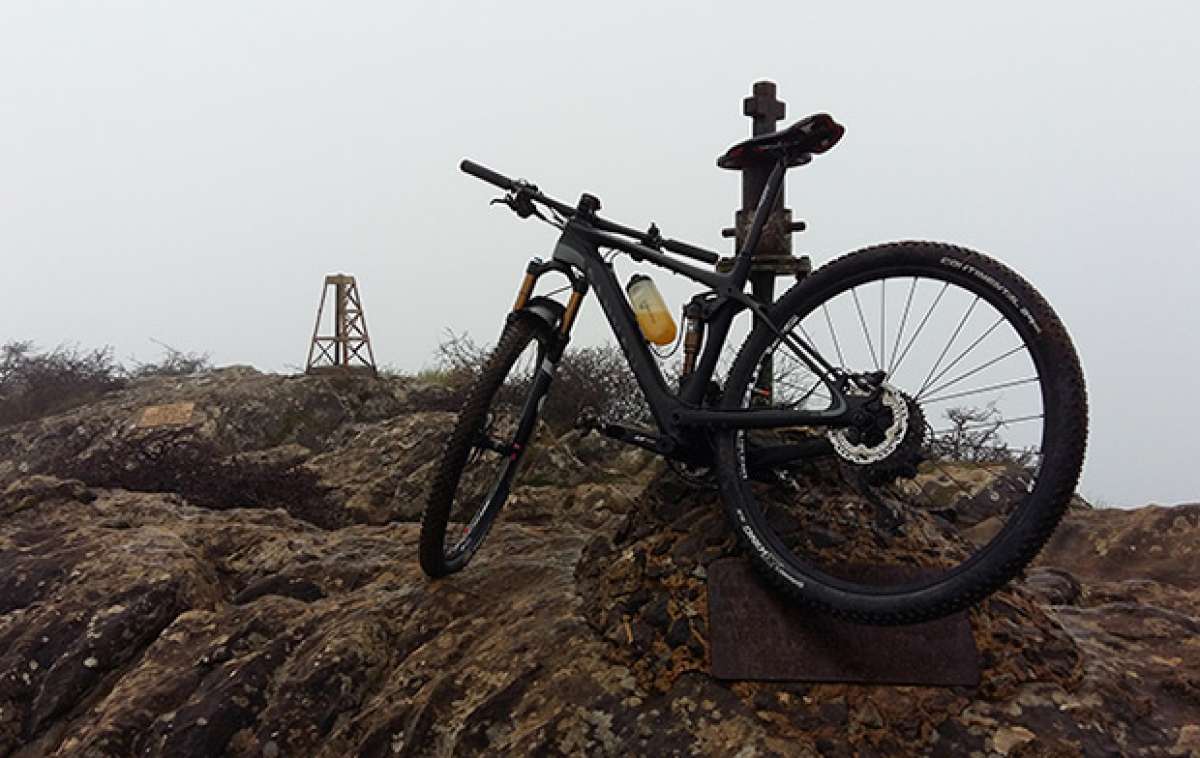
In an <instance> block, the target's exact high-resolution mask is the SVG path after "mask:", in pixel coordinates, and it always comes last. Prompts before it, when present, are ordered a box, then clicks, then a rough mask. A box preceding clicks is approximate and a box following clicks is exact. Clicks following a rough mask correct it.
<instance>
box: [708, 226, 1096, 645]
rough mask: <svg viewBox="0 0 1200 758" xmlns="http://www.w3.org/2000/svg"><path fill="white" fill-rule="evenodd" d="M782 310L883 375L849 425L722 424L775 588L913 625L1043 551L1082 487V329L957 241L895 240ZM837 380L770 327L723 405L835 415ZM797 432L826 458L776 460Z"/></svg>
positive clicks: (740, 504) (739, 524)
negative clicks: (1074, 336) (1078, 349)
mask: <svg viewBox="0 0 1200 758" xmlns="http://www.w3.org/2000/svg"><path fill="white" fill-rule="evenodd" d="M772 321H774V322H775V323H776V324H784V325H785V328H784V332H785V333H786V334H788V335H790V336H794V337H796V338H799V339H802V340H804V341H805V342H807V343H808V344H809V345H812V346H813V347H815V348H816V349H817V351H818V352H819V353H820V354H821V355H822V356H823V357H825V359H826V360H827V361H829V362H830V363H831V364H833V365H834V366H835V367H838V368H839V369H840V370H842V371H843V372H844V373H846V374H855V375H858V376H865V375H867V374H870V373H877V374H878V373H881V374H882V382H881V385H880V387H879V389H878V390H877V391H876V392H875V393H874V398H873V400H872V402H871V403H870V404H869V405H867V406H866V409H865V412H864V413H862V414H860V416H859V418H858V419H857V422H856V423H855V425H854V426H852V427H847V428H844V429H836V430H830V429H824V428H794V429H773V430H729V431H725V432H721V433H720V434H719V443H718V473H719V476H720V480H721V487H722V493H723V496H724V499H725V501H726V504H727V507H728V509H729V512H730V515H731V517H732V520H733V522H734V526H735V529H736V531H737V532H738V533H739V535H740V537H741V538H742V539H743V542H744V544H745V545H746V546H747V548H748V550H749V552H750V554H751V556H752V558H753V560H754V562H755V564H756V565H757V566H758V568H759V569H761V570H762V571H763V572H764V573H765V574H766V575H767V576H768V577H769V578H770V579H771V580H772V581H773V583H774V584H775V585H776V586H777V587H778V588H779V589H781V590H782V591H783V592H785V593H786V594H787V595H789V596H790V597H792V598H793V599H795V600H798V601H800V602H803V603H807V604H810V605H813V606H816V607H819V608H822V609H825V610H827V611H830V612H832V613H834V614H837V615H841V616H843V617H847V618H850V619H853V620H857V621H863V622H869V623H908V622H915V621H920V620H925V619H930V618H935V617H938V616H942V615H945V614H947V613H951V612H953V611H956V610H960V609H962V608H964V607H967V606H968V605H970V604H972V603H974V602H977V601H978V600H980V599H982V598H983V597H985V596H986V595H987V594H989V593H991V592H992V591H994V590H995V589H997V588H998V587H1000V586H1001V585H1003V584H1004V583H1005V582H1007V581H1008V580H1009V579H1011V578H1012V577H1013V576H1015V575H1016V574H1017V573H1019V572H1020V570H1021V569H1022V568H1023V567H1024V566H1025V565H1026V564H1027V563H1028V562H1029V561H1030V560H1032V559H1033V557H1034V556H1035V555H1036V554H1037V552H1038V550H1040V549H1041V546H1042V545H1043V544H1044V543H1045V541H1046V540H1047V539H1048V538H1049V536H1050V534H1051V532H1052V531H1053V529H1054V527H1055V526H1056V524H1057V523H1058V521H1059V519H1060V518H1061V517H1062V514H1063V512H1064V510H1065V508H1066V507H1067V504H1068V502H1069V501H1070V499H1071V497H1072V495H1073V493H1074V489H1075V485H1076V483H1077V480H1078V477H1079V471H1080V468H1081V465H1082V461H1083V453H1084V447H1085V442H1086V430H1087V405H1086V398H1085V393H1084V384H1083V376H1082V372H1081V371H1080V368H1079V361H1078V358H1077V357H1076V354H1075V351H1074V348H1073V347H1072V345H1071V341H1070V338H1069V337H1068V335H1067V332H1066V330H1065V329H1064V328H1063V326H1062V324H1061V323H1060V322H1059V320H1058V318H1057V316H1056V315H1055V314H1054V312H1053V311H1052V310H1051V308H1050V306H1049V304H1047V303H1046V301H1045V300H1044V299H1043V298H1042V297H1041V296H1040V295H1039V294H1038V293H1037V292H1036V291H1035V290H1034V289H1033V288H1032V287H1031V286H1030V285H1029V284H1028V283H1026V282H1025V281H1024V280H1023V279H1021V277H1019V276H1018V275H1017V274H1015V273H1014V272H1013V271H1011V270H1009V269H1008V268H1007V267H1005V266H1003V265H1002V264H1000V263H998V262H996V261H994V260H991V259H989V258H986V257H984V256H982V255H979V254H978V253H973V252H970V251H968V250H964V249H962V248H957V247H951V246H949V245H941V244H935V243H923V242H904V243H894V244H888V245H881V246H878V247H875V248H870V249H867V250H863V251H859V252H857V253H852V254H850V255H847V256H845V257H843V258H841V259H839V260H837V261H834V262H832V263H830V264H829V265H827V266H825V267H824V268H822V269H821V270H819V271H817V272H816V273H814V274H813V275H812V276H810V277H809V278H808V279H807V280H805V281H804V282H803V283H801V284H799V285H797V286H796V287H794V288H793V289H792V290H791V291H789V292H788V293H787V294H785V295H784V296H783V297H782V298H780V300H779V302H778V303H776V304H775V305H774V306H773V307H772ZM764 367H769V368H764ZM766 370H770V371H771V372H772V373H773V377H774V382H773V390H772V392H771V393H770V394H769V396H768V395H767V393H765V392H764V391H763V390H762V389H760V386H762V376H761V375H762V374H763V372H764V371H766ZM830 385H831V380H830V378H829V377H823V376H819V375H818V374H816V373H814V372H813V370H812V369H810V368H809V367H808V366H807V364H805V363H804V362H803V361H802V360H801V359H800V358H799V356H798V354H797V353H796V352H794V351H793V349H792V348H790V347H788V346H787V344H786V342H784V341H782V340H780V338H779V337H778V336H777V335H776V334H775V333H774V332H773V331H771V330H770V329H768V328H766V327H761V326H760V327H758V328H756V329H755V330H754V331H753V332H752V333H751V334H750V336H749V337H748V338H747V340H746V342H745V344H744V345H743V347H742V349H741V352H740V353H739V355H738V357H737V359H736V360H735V362H734V365H733V368H732V369H731V370H730V377H729V380H728V385H727V388H726V392H725V395H724V398H723V400H722V404H723V407H726V408H748V407H751V406H760V405H770V406H773V407H788V408H804V409H809V410H822V409H826V408H830V407H831V406H832V404H833V401H832V400H831V398H832V397H833V393H832V392H831V386H830ZM851 391H852V392H859V393H860V394H862V395H867V394H870V393H868V392H866V391H862V390H856V389H853V387H852V389H851ZM797 443H803V444H805V445H806V449H810V450H813V451H816V452H815V454H813V455H812V456H811V457H808V458H806V459H804V460H803V461H801V462H799V463H796V462H792V463H789V464H787V465H779V464H778V463H770V462H771V461H776V462H777V461H779V457H778V456H776V457H775V458H772V457H771V450H772V448H774V449H775V450H781V449H784V448H783V446H785V445H792V446H795V445H796V444H797ZM756 460H757V461H758V464H757V465H756ZM764 462H768V463H765V464H764Z"/></svg>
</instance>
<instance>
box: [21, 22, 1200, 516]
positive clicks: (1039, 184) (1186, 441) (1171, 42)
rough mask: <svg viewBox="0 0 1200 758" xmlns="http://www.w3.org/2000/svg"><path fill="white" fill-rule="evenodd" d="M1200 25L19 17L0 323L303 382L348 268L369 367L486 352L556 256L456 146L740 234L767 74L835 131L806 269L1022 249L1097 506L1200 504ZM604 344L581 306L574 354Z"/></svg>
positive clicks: (800, 174)
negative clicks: (361, 309)
mask: <svg viewBox="0 0 1200 758" xmlns="http://www.w3.org/2000/svg"><path fill="white" fill-rule="evenodd" d="M1198 8H1200V6H1197V5H1196V4H1195V3H1185V2H1180V3H1142V4H1129V3H1095V2H1089V3H1082V2H1081V3H1045V2H1039V3H1012V2H1009V3H1002V4H996V3H992V4H987V5H983V4H975V3H972V4H967V3H949V2H946V3H886V4H885V3H877V4H874V5H857V6H854V7H851V6H850V4H842V3H839V4H834V3H824V4H814V3H798V2H794V1H793V2H786V3H757V4H750V5H745V4H743V5H740V6H734V5H733V4H717V3H703V2H695V1H692V2H671V3H665V2H653V3H651V2H624V1H623V0H621V1H617V0H613V1H612V2H608V3H603V4H596V3H589V4H586V5H584V4H570V3H562V2H559V3H548V2H547V3H527V2H512V1H509V2H495V3H483V2H480V3H462V2H440V3H424V4H420V3H393V2H374V3H367V2H360V3H332V2H330V3H311V2H297V1H296V0H289V1H288V2H253V3H245V2H238V3H234V2H210V3H182V2H177V3H165V2H158V3H148V2H147V3H133V2H125V3H118V2H92V3H53V2H46V1H45V0H37V1H36V2H27V1H25V0H7V1H6V2H4V3H2V4H0V256H3V257H2V261H3V271H4V277H5V280H6V282H7V285H8V286H7V287H6V288H5V293H6V302H5V307H4V320H3V322H0V340H3V339H15V338H23V339H33V340H35V341H37V342H38V343H39V344H41V345H43V346H52V345H55V344H58V343H60V342H64V341H74V342H78V343H80V344H81V345H84V346H92V345H101V344H111V345H113V346H114V347H115V348H116V350H117V352H118V355H119V356H120V357H123V358H124V357H129V356H136V357H139V358H142V359H149V358H151V357H153V356H155V355H156V353H157V348H156V346H155V345H154V344H153V343H152V342H151V339H152V338H153V339H157V340H162V341H164V342H167V343H169V344H171V345H174V346H176V347H179V348H182V349H186V350H201V351H210V352H211V353H212V355H213V357H214V359H215V360H216V361H217V362H219V363H232V362H245V363H252V364H254V365H256V366H259V367H261V368H264V369H269V370H285V369H287V368H288V367H289V366H293V367H294V366H296V365H298V364H301V363H302V362H303V359H304V353H305V350H306V343H307V339H308V337H309V332H310V330H311V326H312V325H311V320H312V317H313V314H314V312H315V308H316V304H317V298H318V295H319V288H320V284H321V281H322V277H323V276H324V274H326V273H330V272H335V271H345V272H348V273H353V274H355V275H357V276H358V278H359V282H360V287H361V291H362V295H363V298H364V301H365V305H366V309H367V316H368V321H369V325H370V328H371V331H372V336H373V338H374V343H375V348H376V353H377V357H378V358H379V360H380V362H381V363H387V364H392V365H395V366H397V367H400V368H406V369H416V368H419V367H421V366H422V365H424V364H427V363H428V362H429V358H430V355H431V353H432V350H433V348H434V346H435V344H436V343H437V342H438V340H439V338H440V336H441V332H442V330H443V329H444V328H446V327H451V328H453V329H455V330H457V331H469V332H470V333H471V334H472V335H473V336H475V337H477V338H478V339H480V340H484V341H487V340H491V339H493V338H494V336H495V334H496V333H497V332H498V330H499V326H500V323H501V317H502V315H503V312H504V310H505V309H506V308H507V307H508V305H509V304H510V302H511V299H512V296H513V292H514V290H515V287H516V285H517V282H518V280H519V278H520V272H521V268H522V266H523V265H524V262H525V260H526V259H527V258H528V257H529V256H530V255H535V254H543V255H544V254H545V253H546V251H547V250H548V247H549V245H550V244H551V243H552V241H553V239H554V236H553V230H551V229H549V228H548V227H545V226H542V225H538V224H533V223H525V224H522V223H518V222H517V221H516V219H515V218H514V217H512V216H511V215H509V214H505V213H502V212H500V211H499V210H496V209H489V208H488V207H487V206H486V204H485V203H486V200H487V199H488V198H489V197H490V196H491V195H490V194H489V192H488V188H487V187H486V186H485V185H482V184H480V183H479V182H477V181H474V180H472V179H469V178H468V177H466V176H464V175H463V174H460V173H459V172H458V171H457V169H456V165H457V162H458V160H459V159H460V158H462V157H464V156H470V157H472V158H474V159H476V160H478V161H480V162H482V163H484V164H486V165H489V166H492V167H494V168H496V169H498V170H500V171H503V172H506V173H510V174H513V175H520V176H525V177H528V178H531V179H534V180H536V181H537V182H538V183H539V184H540V185H541V186H542V187H543V188H544V189H546V190H547V191H548V192H551V193H552V194H555V195H557V196H560V197H562V198H564V199H573V198H575V197H577V196H578V193H579V192H580V191H582V190H587V191H590V192H592V193H594V194H596V195H598V196H599V197H600V198H601V199H602V200H603V201H604V204H605V211H606V212H607V214H608V215H610V216H611V217H613V218H615V219H618V220H621V221H624V222H626V223H630V224H633V225H641V224H644V223H647V222H648V221H649V220H651V219H654V220H656V221H657V222H658V223H659V225H660V226H661V227H662V228H663V229H664V231H665V232H666V233H667V234H668V235H670V236H674V237H678V238H681V239H686V240H689V241H692V242H695V243H697V244H701V245H704V246H707V247H712V248H720V249H727V245H728V243H724V242H723V241H721V240H720V239H719V237H718V232H719V229H720V228H721V227H722V226H725V225H727V224H728V223H729V222H730V221H731V219H732V212H733V208H734V206H735V205H736V204H737V202H738V198H739V192H738V182H737V177H736V175H734V174H732V173H727V172H723V171H720V170H718V169H717V168H715V166H714V163H713V161H714V159H715V158H716V156H717V155H718V154H719V153H720V152H721V151H722V150H723V149H724V148H725V147H726V146H727V145H728V144H730V143H732V142H733V141H735V140H737V139H740V138H742V137H743V136H745V134H746V133H747V130H748V122H747V120H746V119H745V118H744V117H743V116H741V115H740V100H741V98H742V97H743V96H744V95H745V94H747V93H748V91H749V87H750V84H751V83H752V82H753V81H754V80H756V79H760V78H770V79H774V80H775V81H777V82H778V83H779V87H780V96H781V97H782V98H783V99H784V100H785V101H786V102H787V104H788V118H789V119H793V118H799V117H801V116H803V115H806V114H808V113H810V112H815V111H818V110H826V111H829V112H830V113H832V114H834V116H835V117H836V118H838V120H839V121H841V122H843V123H845V124H846V125H847V127H848V131H847V135H846V138H845V139H844V140H843V141H842V143H841V144H840V145H839V146H838V147H837V148H836V149H835V150H833V151H832V152H830V153H829V154H827V155H826V156H823V157H820V158H818V159H817V160H816V161H815V162H814V163H813V164H812V165H811V166H809V167H806V168H803V169H801V170H798V171H794V172H792V174H791V178H790V180H789V190H788V192H789V196H788V200H789V205H790V206H791V207H792V208H793V209H794V210H795V214H796V216H797V217H798V218H803V219H806V220H808V221H809V223H810V231H809V232H807V233H805V234H804V235H802V236H800V237H799V238H798V240H797V245H796V246H797V250H798V251H799V252H807V253H810V254H811V255H812V256H813V258H814V261H815V262H817V263H820V262H821V261H824V260H827V259H829V258H831V257H833V256H834V255H835V254H837V253H839V252H843V251H847V250H850V249H853V248H856V247H859V246H862V245H864V244H868V243H872V242H879V241H884V240H889V239H899V238H924V239H939V240H947V241H955V242H959V243H962V244H965V245H968V246H971V247H974V248H977V249H979V250H982V251H985V252H988V253H990V254H993V255H995V256H996V257H998V258H1000V259H1002V260H1004V261H1005V262H1007V263H1009V264H1010V265H1012V266H1013V267H1014V268H1016V269H1017V270H1018V271H1020V272H1022V273H1023V274H1024V275H1025V276H1026V277H1028V278H1029V279H1030V280H1031V281H1032V282H1033V283H1034V284H1035V285H1036V286H1037V287H1038V288H1039V289H1040V290H1041V291H1042V293H1043V294H1044V295H1046V297H1047V298H1048V299H1049V300H1050V302H1051V303H1053V304H1054V306H1055V307H1056V309H1057V310H1058V312H1059V314H1060V316H1062V318H1063V319H1064V321H1065V322H1066V323H1067V326H1068V328H1069V329H1070V330H1071V332H1072V334H1073V336H1074V338H1075V340H1076V344H1077V347H1078V348H1079V351H1080V353H1081V355H1082V358H1083V361H1084V368H1085V371H1086V373H1087V377H1088V381H1089V389H1090V395H1091V402H1092V408H1093V415H1092V432H1091V441H1090V450H1089V457H1088V464H1087V468H1086V470H1085V477H1084V484H1083V487H1082V489H1083V492H1084V493H1085V494H1086V495H1089V496H1092V497H1095V498H1100V499H1103V500H1105V501H1107V502H1109V503H1113V504H1141V503H1145V502H1149V501H1159V502H1178V501H1185V500H1191V501H1195V500H1197V499H1198V496H1200V474H1198V473H1197V471H1196V464H1195V461H1196V460H1197V458H1198V453H1200V442H1197V436H1198V435H1197V429H1198V428H1200V406H1198V404H1197V403H1196V402H1194V401H1193V399H1192V398H1191V397H1190V394H1191V393H1190V391H1191V390H1192V389H1193V388H1194V387H1195V386H1196V379H1195V373H1196V372H1197V370H1198V369H1200V360H1198V359H1197V357H1196V355H1195V348H1196V344H1197V339H1196V334H1197V328H1198V327H1200V316H1198V315H1197V303H1196V284H1195V282H1196V281H1197V276H1198V274H1200V260H1198V259H1197V257H1196V255H1195V253H1196V247H1197V243H1196V239H1197V236H1198V235H1197V231H1198V229H1197V219H1198V218H1200V201H1198V200H1197V193H1196V190H1195V186H1194V185H1195V183H1196V182H1197V180H1198V179H1200V171H1198V169H1200V147H1198V144H1200V141H1198V140H1200V138H1198V137H1197V127H1198V121H1200V119H1198V118H1197V117H1198V115H1200V91H1198V90H1200V87H1198V85H1197V72H1198V71H1200V45H1198V43H1197V42H1196V40H1195V33H1196V30H1197V29H1198V28H1200V10H1197V9H1198ZM658 280H659V282H660V285H661V286H662V287H663V289H664V291H665V294H666V296H667V299H668V301H670V302H672V303H678V302H680V301H681V300H682V299H683V298H684V297H685V296H686V295H687V294H688V293H690V292H691V291H692V290H691V289H689V288H688V287H687V286H685V285H686V283H685V282H683V281H681V280H675V281H672V280H671V277H667V276H659V277H658ZM605 329H606V327H605V324H604V323H603V320H602V318H601V316H600V313H599V308H598V307H597V306H596V305H595V304H594V303H592V304H590V305H589V306H588V307H585V310H584V313H583V316H582V323H581V325H580V328H579V329H578V331H577V341H578V342H579V343H595V342H599V341H602V340H604V339H605V334H606V332H605Z"/></svg>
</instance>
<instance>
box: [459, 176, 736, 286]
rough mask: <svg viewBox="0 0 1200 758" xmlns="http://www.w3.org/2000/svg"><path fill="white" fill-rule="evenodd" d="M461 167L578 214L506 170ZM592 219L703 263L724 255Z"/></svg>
mask: <svg viewBox="0 0 1200 758" xmlns="http://www.w3.org/2000/svg"><path fill="white" fill-rule="evenodd" d="M458 167H459V168H460V169H461V170H462V171H463V172H464V173H467V174H470V175H471V176H474V177H475V178H477V179H482V180H483V181H485V182H487V183H488V184H491V185H494V186H496V187H499V188H500V189H502V190H504V191H506V192H525V193H527V194H528V196H529V198H530V199H531V200H533V201H534V202H538V203H541V204H542V205H545V206H547V207H549V208H553V209H554V210H555V211H557V212H558V213H560V214H561V215H563V216H565V217H567V218H572V217H573V216H575V208H574V207H572V206H570V205H567V204H566V203H562V202H559V201H558V200H555V199H554V198H552V197H547V196H546V195H543V194H542V193H541V191H540V190H538V188H537V187H536V186H534V185H532V184H529V183H527V182H523V181H516V180H513V179H509V178H508V177H507V176H505V175H504V174H501V173H499V172H497V171H493V170H491V169H490V168H488V167H486V166H481V165H479V164H478V163H475V162H474V161H471V160H468V159H465V158H464V159H463V161H462V163H460V164H459V166H458ZM588 223H590V224H591V225H592V226H594V227H596V228H597V229H599V230H601V231H605V232H611V233H613V234H619V235H621V236H622V237H632V238H633V239H635V240H637V241H638V242H641V243H642V244H644V245H648V246H651V247H655V246H662V248H663V249H665V250H668V251H670V252H672V253H675V254H676V255H682V256H685V257H687V258H691V259H693V260H697V261H700V262H701V263H708V264H714V263H716V262H717V261H718V260H720V258H721V256H719V255H717V254H716V253H714V252H712V251H711V250H705V249H703V248H699V247H696V246H695V245H689V244H688V243H686V242H680V241H679V240H673V239H661V238H655V237H652V236H651V235H650V234H648V233H646V232H641V231H638V230H637V229H630V228H629V227H627V226H622V225H620V224H618V223H615V222H613V221H608V220H606V219H602V218H599V217H597V216H592V217H591V218H590V219H589V220H588Z"/></svg>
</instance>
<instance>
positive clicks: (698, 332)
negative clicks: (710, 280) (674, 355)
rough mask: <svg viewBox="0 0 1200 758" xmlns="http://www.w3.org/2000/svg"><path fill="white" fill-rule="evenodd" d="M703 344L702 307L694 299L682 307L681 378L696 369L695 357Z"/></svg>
mask: <svg viewBox="0 0 1200 758" xmlns="http://www.w3.org/2000/svg"><path fill="white" fill-rule="evenodd" d="M703 344H704V307H703V306H702V305H701V304H700V303H698V302H696V301H695V300H693V301H691V302H690V303H688V304H687V305H686V306H684V309H683V373H682V375H681V377H680V378H681V379H686V378H687V377H689V376H691V374H692V372H693V371H695V370H696V358H697V357H698V356H699V355H700V346H701V345H703Z"/></svg>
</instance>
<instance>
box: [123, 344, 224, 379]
mask: <svg viewBox="0 0 1200 758" xmlns="http://www.w3.org/2000/svg"><path fill="white" fill-rule="evenodd" d="M154 344H156V345H158V346H159V347H161V348H162V349H163V357H162V358H160V359H159V360H158V361H155V362H154V363H138V362H137V361H134V367H133V369H132V370H131V371H129V375H130V376H132V377H135V378H139V379H140V378H143V377H147V376H192V375H194V374H203V373H204V372H206V371H212V368H213V365H212V361H211V360H210V359H209V355H208V353H185V352H183V351H182V350H176V349H175V348H173V347H171V346H170V345H168V344H165V343H163V342H159V341H158V340H154Z"/></svg>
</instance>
